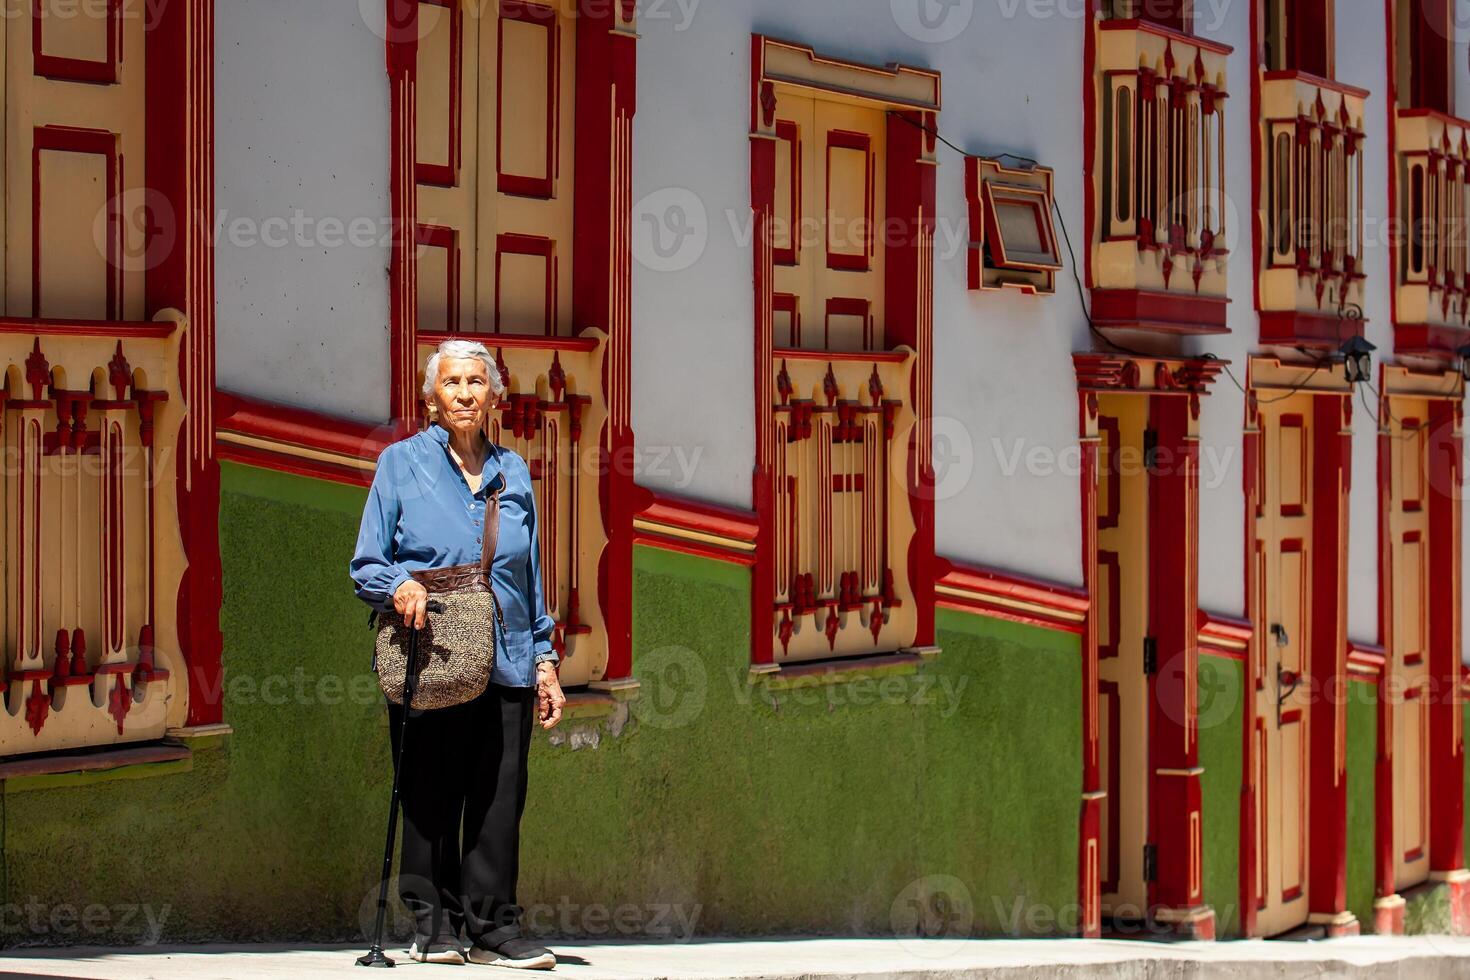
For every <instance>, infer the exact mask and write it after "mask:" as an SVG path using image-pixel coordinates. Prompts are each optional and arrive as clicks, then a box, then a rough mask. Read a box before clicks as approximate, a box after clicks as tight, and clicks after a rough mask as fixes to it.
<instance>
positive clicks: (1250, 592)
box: [1239, 393, 1264, 936]
mask: <svg viewBox="0 0 1470 980" xmlns="http://www.w3.org/2000/svg"><path fill="white" fill-rule="evenodd" d="M1240 445H1241V460H1240V464H1241V484H1242V489H1243V491H1244V492H1243V494H1242V497H1243V498H1244V501H1245V541H1244V542H1243V547H1244V549H1245V555H1244V558H1245V609H1246V618H1247V619H1248V620H1250V622H1252V623H1259V622H1261V620H1262V610H1261V608H1260V564H1259V558H1258V557H1257V555H1256V515H1257V512H1258V508H1259V507H1260V506H1261V492H1262V490H1263V489H1264V488H1263V487H1262V486H1261V483H1260V475H1261V470H1260V465H1261V459H1260V454H1261V430H1260V416H1259V414H1257V410H1256V399H1255V395H1254V393H1247V394H1246V407H1245V431H1244V433H1243V434H1242V436H1241V441H1240ZM1257 643H1259V640H1258V639H1257V632H1256V631H1255V630H1252V631H1251V640H1250V646H1249V647H1248V648H1247V649H1246V654H1245V672H1244V677H1243V680H1242V683H1241V692H1240V696H1241V700H1242V703H1243V706H1244V708H1243V711H1242V712H1241V726H1240V729H1241V730H1240V740H1241V746H1240V759H1241V791H1240V867H1239V876H1240V878H1239V882H1240V884H1239V890H1240V931H1241V934H1242V935H1245V936H1253V935H1255V932H1256V905H1257V903H1258V902H1259V900H1260V896H1259V895H1258V894H1256V871H1257V866H1258V864H1259V862H1260V855H1258V854H1257V853H1256V831H1257V828H1256V799H1257V796H1256V794H1257V793H1258V792H1259V789H1258V788H1257V786H1256V775H1257V773H1259V772H1260V767H1259V764H1258V761H1257V759H1256V752H1257V747H1256V739H1255V737H1254V734H1255V725H1256V713H1255V703H1256V684H1257V683H1258V678H1257V676H1256V674H1257V669H1258V668H1257V664H1258V663H1259V662H1260V661H1259V659H1258V658H1259V657H1260V651H1259V650H1258V649H1257V646H1256V645H1257Z"/></svg>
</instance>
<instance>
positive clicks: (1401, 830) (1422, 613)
mask: <svg viewBox="0 0 1470 980" xmlns="http://www.w3.org/2000/svg"><path fill="white" fill-rule="evenodd" d="M1390 405H1391V406H1392V416H1393V417H1392V418H1391V419H1390V420H1389V467H1390V480H1391V483H1390V492H1391V496H1390V502H1389V515H1388V529H1389V545H1390V548H1391V553H1390V555H1389V562H1390V568H1389V582H1390V601H1391V602H1392V609H1391V611H1390V615H1391V617H1392V620H1391V625H1392V631H1391V649H1390V650H1389V663H1388V668H1389V670H1390V671H1392V674H1391V677H1392V678H1393V683H1391V684H1389V685H1387V689H1388V697H1389V711H1390V713H1391V716H1392V719H1393V720H1392V731H1391V732H1390V739H1389V757H1390V760H1391V765H1392V770H1393V869H1394V887H1395V889H1396V890H1398V891H1403V890H1404V889H1405V888H1410V887H1412V886H1414V885H1418V884H1421V883H1422V882H1424V881H1426V880H1427V879H1428V877H1429V688H1428V682H1429V649H1428V647H1429V603H1428V595H1429V589H1428V586H1429V501H1428V498H1427V493H1428V491H1427V472H1428V471H1427V466H1428V459H1427V445H1428V430H1427V428H1426V426H1427V424H1428V419H1429V405H1428V403H1427V402H1426V401H1425V400H1424V399H1422V398H1419V399H1416V398H1394V399H1391V401H1390Z"/></svg>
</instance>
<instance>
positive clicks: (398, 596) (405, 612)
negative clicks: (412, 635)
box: [393, 579, 429, 630]
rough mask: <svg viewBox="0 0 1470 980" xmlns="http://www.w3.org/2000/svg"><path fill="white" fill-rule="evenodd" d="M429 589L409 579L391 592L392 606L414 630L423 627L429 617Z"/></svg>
mask: <svg viewBox="0 0 1470 980" xmlns="http://www.w3.org/2000/svg"><path fill="white" fill-rule="evenodd" d="M428 605H429V590H428V589H426V588H424V587H423V586H422V585H420V584H419V583H417V582H415V581H414V580H413V579H409V580H408V581H407V582H404V583H403V584H402V585H400V586H399V587H398V591H397V592H395V593H393V608H394V609H396V610H398V615H400V616H402V617H403V622H404V623H405V624H407V625H409V626H412V627H413V628H414V629H416V630H421V629H423V628H424V623H425V622H427V621H428V618H429V610H428Z"/></svg>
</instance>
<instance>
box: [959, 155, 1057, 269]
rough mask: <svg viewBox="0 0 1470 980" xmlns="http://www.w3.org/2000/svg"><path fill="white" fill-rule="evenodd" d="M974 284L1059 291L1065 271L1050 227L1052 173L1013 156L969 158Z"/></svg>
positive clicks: (967, 173)
mask: <svg viewBox="0 0 1470 980" xmlns="http://www.w3.org/2000/svg"><path fill="white" fill-rule="evenodd" d="M965 184H966V192H965V196H966V198H967V199H968V200H969V202H970V238H971V241H970V262H969V266H970V288H971V289H1000V288H1002V287H1004V286H1014V287H1016V288H1018V289H1021V290H1024V291H1025V292H1030V293H1050V292H1053V291H1054V290H1055V284H1056V273H1057V270H1059V269H1061V267H1062V262H1061V257H1060V256H1059V254H1058V253H1057V240H1056V233H1055V231H1054V228H1053V225H1052V172H1051V170H1050V169H1049V168H1047V167H1042V166H1038V165H1037V164H1036V163H1035V162H1034V161H1030V160H1022V159H1019V158H1015V157H997V158H990V157H969V158H968V159H966V161H965Z"/></svg>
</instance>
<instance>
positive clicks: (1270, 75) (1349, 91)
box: [1257, 69, 1373, 119]
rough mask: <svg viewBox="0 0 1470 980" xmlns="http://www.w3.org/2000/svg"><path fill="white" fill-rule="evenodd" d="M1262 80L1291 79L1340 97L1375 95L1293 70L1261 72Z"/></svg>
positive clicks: (1361, 97)
mask: <svg viewBox="0 0 1470 980" xmlns="http://www.w3.org/2000/svg"><path fill="white" fill-rule="evenodd" d="M1261 79H1262V80H1263V81H1267V82H1275V81H1281V80H1283V79H1291V80H1295V81H1298V82H1301V83H1303V84H1306V85H1313V86H1316V87H1317V88H1323V89H1326V90H1327V91H1329V92H1337V93H1338V94H1340V95H1346V96H1350V97H1353V98H1358V99H1366V98H1368V97H1369V96H1370V95H1372V94H1373V93H1372V92H1370V91H1368V90H1367V89H1365V88H1358V87H1357V86H1356V85H1349V84H1347V83H1346V82H1339V81H1337V80H1336V79H1332V78H1324V77H1322V76H1321V75H1314V74H1312V73H1311V72H1307V71H1295V70H1293V69H1287V70H1285V71H1265V72H1261ZM1257 118H1258V119H1259V118H1260V117H1259V116H1257Z"/></svg>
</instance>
